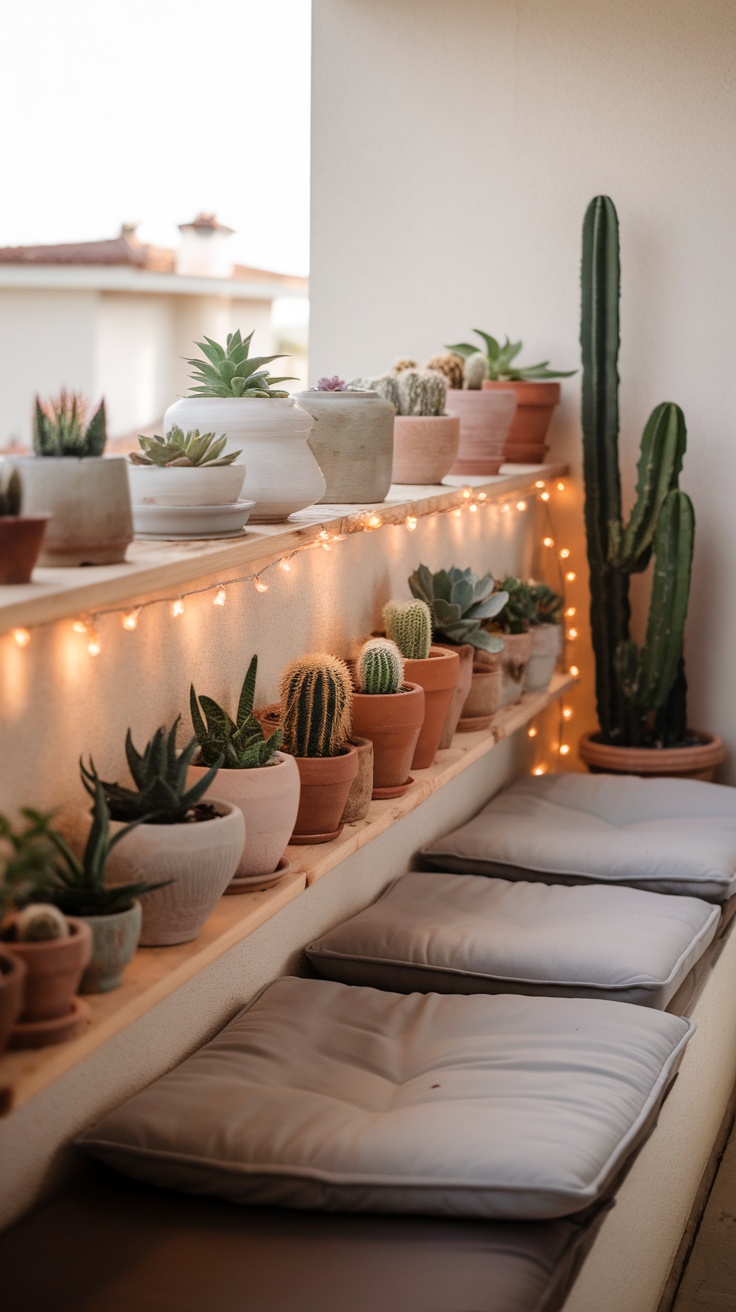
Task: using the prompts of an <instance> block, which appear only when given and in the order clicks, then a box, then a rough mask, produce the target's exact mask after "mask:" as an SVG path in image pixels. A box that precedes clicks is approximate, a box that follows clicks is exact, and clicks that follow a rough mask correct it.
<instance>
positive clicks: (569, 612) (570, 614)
mask: <svg viewBox="0 0 736 1312" xmlns="http://www.w3.org/2000/svg"><path fill="white" fill-rule="evenodd" d="M565 614H566V616H567V618H568V619H569V620H571V619H572V617H573V615H577V608H576V607H575V606H568V608H567V610H566V611H565Z"/></svg>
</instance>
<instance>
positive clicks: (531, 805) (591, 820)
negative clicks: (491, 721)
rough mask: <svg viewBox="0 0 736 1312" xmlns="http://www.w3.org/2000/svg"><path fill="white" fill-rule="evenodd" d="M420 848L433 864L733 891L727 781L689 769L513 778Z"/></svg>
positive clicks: (734, 854) (734, 797)
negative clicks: (671, 774) (471, 814)
mask: <svg viewBox="0 0 736 1312" xmlns="http://www.w3.org/2000/svg"><path fill="white" fill-rule="evenodd" d="M422 856H423V857H424V858H425V860H426V861H427V862H428V863H429V864H430V865H432V866H435V867H438V868H439V869H440V870H457V871H461V872H463V873H465V874H476V875H498V876H499V877H500V878H501V879H539V880H542V881H543V882H546V883H556V884H557V883H559V884H579V883H583V882H585V881H586V880H591V879H592V880H594V881H595V882H596V883H617V884H629V885H630V886H631V887H633V888H643V889H648V890H649V891H650V892H652V893H677V894H683V893H684V894H685V895H686V896H689V897H701V898H704V899H705V900H706V901H707V902H718V903H722V902H726V901H727V900H728V899H729V898H730V897H732V896H733V894H734V893H735V892H736V789H734V788H727V787H725V786H723V785H721V784H707V783H701V782H700V781H699V780H696V779H639V778H634V777H633V776H629V775H624V776H622V777H620V778H619V777H617V776H615V775H584V774H553V775H540V776H534V775H530V776H528V777H527V778H524V779H519V780H517V782H516V783H514V784H512V785H511V787H510V788H507V789H506V790H505V791H504V792H502V793H499V794H498V795H497V796H496V797H494V798H493V801H492V802H489V803H488V805H487V806H486V807H484V808H483V810H482V811H480V812H479V814H478V815H477V816H475V818H474V819H473V820H470V821H469V822H468V824H466V825H463V826H462V827H461V828H460V829H456V830H455V831H454V833H451V834H447V835H446V836H445V837H444V838H440V839H438V840H437V842H435V843H431V844H430V846H429V847H425V848H424V850H423V852H422Z"/></svg>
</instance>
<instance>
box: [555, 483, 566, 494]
mask: <svg viewBox="0 0 736 1312" xmlns="http://www.w3.org/2000/svg"><path fill="white" fill-rule="evenodd" d="M557 491H558V492H564V491H565V484H564V483H562V482H560V483H558V484H557Z"/></svg>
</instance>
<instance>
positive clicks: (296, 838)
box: [289, 825, 343, 847]
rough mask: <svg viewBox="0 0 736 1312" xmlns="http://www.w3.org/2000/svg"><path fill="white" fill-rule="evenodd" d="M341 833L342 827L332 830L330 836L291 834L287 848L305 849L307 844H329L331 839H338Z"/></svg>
mask: <svg viewBox="0 0 736 1312" xmlns="http://www.w3.org/2000/svg"><path fill="white" fill-rule="evenodd" d="M342 831H343V826H342V825H339V826H338V828H337V829H333V831H332V833H331V834H292V835H291V838H290V839H289V846H291V845H292V844H293V845H294V846H295V847H305V846H306V845H307V844H308V843H331V842H332V840H333V838H339V837H340V834H341V833H342Z"/></svg>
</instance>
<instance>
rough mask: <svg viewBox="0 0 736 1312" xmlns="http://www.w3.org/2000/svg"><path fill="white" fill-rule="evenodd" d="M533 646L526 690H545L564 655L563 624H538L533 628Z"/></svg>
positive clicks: (527, 672) (526, 673)
mask: <svg viewBox="0 0 736 1312" xmlns="http://www.w3.org/2000/svg"><path fill="white" fill-rule="evenodd" d="M531 635H532V647H531V652H530V655H529V660H528V663H527V667H526V672H525V674H524V692H543V691H544V689H545V688H548V687H549V684H550V679H551V678H552V675H553V674H554V672H555V669H556V667H557V662H558V660H559V659H560V656H561V655H562V646H563V641H562V639H563V630H562V625H561V624H537V625H536V627H535V628H533V629H532V630H531Z"/></svg>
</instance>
